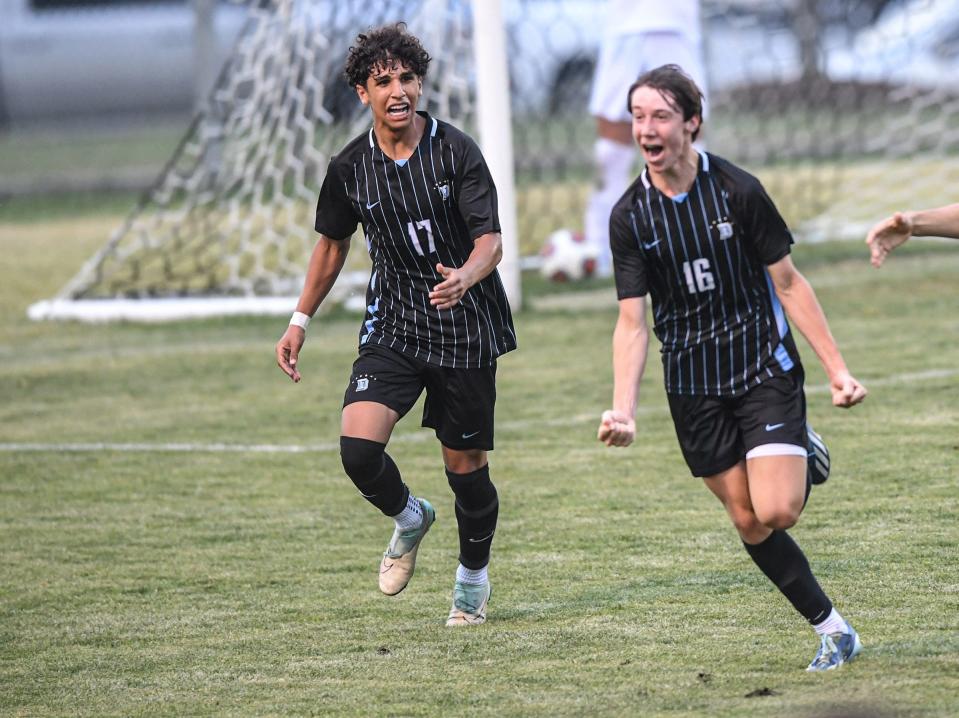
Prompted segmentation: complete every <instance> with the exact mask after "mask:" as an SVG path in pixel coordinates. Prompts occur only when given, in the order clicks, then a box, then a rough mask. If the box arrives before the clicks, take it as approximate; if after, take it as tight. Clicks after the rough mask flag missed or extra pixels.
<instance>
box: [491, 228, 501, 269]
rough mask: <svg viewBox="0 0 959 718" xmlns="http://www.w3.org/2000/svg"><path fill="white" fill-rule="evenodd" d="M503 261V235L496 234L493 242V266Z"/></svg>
mask: <svg viewBox="0 0 959 718" xmlns="http://www.w3.org/2000/svg"><path fill="white" fill-rule="evenodd" d="M502 261H503V237H502V235H499V234H497V235H496V240H495V242H494V243H493V266H496V265H497V264H499V263H500V262H502Z"/></svg>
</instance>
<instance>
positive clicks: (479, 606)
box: [446, 581, 493, 627]
mask: <svg viewBox="0 0 959 718" xmlns="http://www.w3.org/2000/svg"><path fill="white" fill-rule="evenodd" d="M492 595H493V589H492V587H491V586H490V584H489V581H487V582H486V583H481V584H472V583H461V582H460V581H457V582H456V584H455V585H454V586H453V607H452V608H451V609H450V615H449V618H447V619H446V625H447V626H450V627H453V626H479V625H480V624H482V623H486V604H487V603H489V599H490V596H492Z"/></svg>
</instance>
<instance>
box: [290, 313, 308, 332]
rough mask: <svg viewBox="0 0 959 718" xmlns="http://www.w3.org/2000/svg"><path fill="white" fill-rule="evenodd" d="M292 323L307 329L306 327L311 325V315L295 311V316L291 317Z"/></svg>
mask: <svg viewBox="0 0 959 718" xmlns="http://www.w3.org/2000/svg"><path fill="white" fill-rule="evenodd" d="M290 324H295V325H296V326H298V327H300V328H301V329H303V331H306V328H307V327H308V326H309V325H310V315H309V314H304V313H303V312H293V316H292V317H290Z"/></svg>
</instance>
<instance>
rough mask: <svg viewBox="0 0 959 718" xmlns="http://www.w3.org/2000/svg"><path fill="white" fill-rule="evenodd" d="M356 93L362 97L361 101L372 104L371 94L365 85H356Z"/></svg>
mask: <svg viewBox="0 0 959 718" xmlns="http://www.w3.org/2000/svg"><path fill="white" fill-rule="evenodd" d="M356 95H357V97H359V98H360V102H362V103H363V104H364V105H369V104H370V96H369V94H368V93H367V92H366V88H365V87H363V85H356Z"/></svg>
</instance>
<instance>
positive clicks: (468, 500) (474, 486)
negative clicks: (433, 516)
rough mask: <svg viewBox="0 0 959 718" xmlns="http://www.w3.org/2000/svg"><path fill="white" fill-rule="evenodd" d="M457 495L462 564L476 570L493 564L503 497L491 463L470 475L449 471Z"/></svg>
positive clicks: (449, 477) (451, 484) (448, 475)
mask: <svg viewBox="0 0 959 718" xmlns="http://www.w3.org/2000/svg"><path fill="white" fill-rule="evenodd" d="M446 478H447V479H448V480H449V482H450V488H451V489H453V494H454V495H455V497H456V524H457V527H458V528H459V537H460V563H461V564H463V565H464V566H465V567H466V568H468V569H471V570H476V569H480V568H483V566H485V565H486V564H488V563H489V555H490V549H491V547H492V545H493V534H494V533H495V532H496V519H497V516H498V515H499V498H498V496H497V494H496V487H495V486H493V482H492V481H490V478H489V465H488V464H487V465H486V466H484V467H482V468H480V469H477V470H476V471H471V472H470V473H468V474H454V473H453V472H452V471H450V470H449V469H447V470H446Z"/></svg>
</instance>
